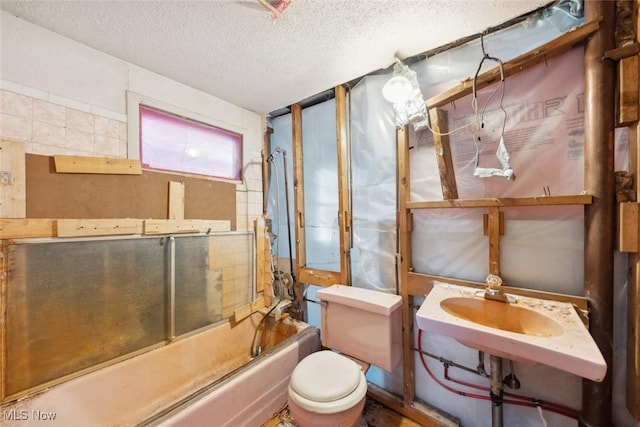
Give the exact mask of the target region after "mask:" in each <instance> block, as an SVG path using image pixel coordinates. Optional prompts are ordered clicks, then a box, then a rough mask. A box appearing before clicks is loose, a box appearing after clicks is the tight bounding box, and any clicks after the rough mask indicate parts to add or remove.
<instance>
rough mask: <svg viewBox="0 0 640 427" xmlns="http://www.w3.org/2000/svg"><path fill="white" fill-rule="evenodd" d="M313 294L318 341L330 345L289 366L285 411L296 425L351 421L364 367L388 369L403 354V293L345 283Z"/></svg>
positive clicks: (344, 426) (358, 405)
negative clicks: (318, 305) (317, 305)
mask: <svg viewBox="0 0 640 427" xmlns="http://www.w3.org/2000/svg"><path fill="white" fill-rule="evenodd" d="M316 296H317V298H318V299H320V300H321V301H322V306H321V309H320V321H321V323H322V345H323V346H324V347H326V348H329V349H331V350H322V351H318V352H315V353H312V354H310V355H309V356H307V357H305V358H304V359H302V360H301V361H300V362H299V363H298V365H297V366H296V367H295V368H294V370H293V372H292V374H291V380H290V381H289V397H288V405H289V412H290V413H291V416H292V417H293V419H294V420H295V421H296V424H297V425H298V426H300V427H326V426H331V427H352V426H356V425H358V423H359V421H360V417H361V415H362V411H363V409H364V403H365V398H366V394H367V380H366V378H365V376H364V371H365V369H366V368H365V366H366V367H368V366H369V364H371V365H375V366H378V367H380V368H382V369H384V370H387V371H391V370H392V369H393V368H394V367H395V366H396V365H397V364H398V362H400V360H401V359H402V318H401V310H400V306H401V305H402V297H400V296H399V295H393V294H389V293H385V292H379V291H373V290H369V289H363V288H354V287H352V286H344V285H333V286H330V287H328V288H323V289H321V290H319V291H318V292H317V293H316ZM334 350H335V351H334ZM338 352H339V353H338Z"/></svg>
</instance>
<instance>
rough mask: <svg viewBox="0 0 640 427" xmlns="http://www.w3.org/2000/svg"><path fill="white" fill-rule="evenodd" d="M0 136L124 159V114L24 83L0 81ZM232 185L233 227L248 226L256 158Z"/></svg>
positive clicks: (254, 209)
mask: <svg viewBox="0 0 640 427" xmlns="http://www.w3.org/2000/svg"><path fill="white" fill-rule="evenodd" d="M0 138H5V139H13V140H18V141H22V142H24V149H25V153H31V154H39V155H45V156H52V155H54V154H64V155H77V156H96V157H118V158H126V157H127V116H126V114H120V113H116V112H112V111H108V110H105V109H102V108H100V107H96V106H92V105H88V104H84V103H81V102H78V101H75V100H71V99H68V98H64V97H61V96H57V95H55V94H51V93H47V92H44V91H40V90H37V89H33V88H29V87H26V86H23V85H19V84H15V83H12V82H8V81H6V80H2V81H1V82H0ZM245 164H246V165H245V168H244V170H243V177H244V179H243V182H242V183H240V184H238V185H237V186H236V189H237V193H236V229H237V230H253V221H254V220H255V218H257V217H258V216H260V215H261V213H262V172H261V161H260V159H246V160H245Z"/></svg>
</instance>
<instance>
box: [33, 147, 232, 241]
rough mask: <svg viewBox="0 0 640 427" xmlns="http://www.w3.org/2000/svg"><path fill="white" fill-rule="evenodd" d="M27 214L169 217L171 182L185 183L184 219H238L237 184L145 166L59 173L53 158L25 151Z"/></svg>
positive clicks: (62, 216)
mask: <svg viewBox="0 0 640 427" xmlns="http://www.w3.org/2000/svg"><path fill="white" fill-rule="evenodd" d="M26 169H27V173H26V175H27V217H28V218H158V219H163V218H169V183H170V182H172V181H181V182H183V183H184V188H185V191H184V219H217V220H229V221H230V222H231V229H232V230H235V222H236V204H235V203H234V201H235V197H236V185H235V184H232V183H225V182H220V181H214V180H208V179H203V178H194V177H183V176H178V175H172V174H166V173H159V172H151V171H144V172H143V174H142V175H102V174H67V173H56V171H55V166H54V164H53V158H52V157H49V156H39V155H35V154H27V155H26Z"/></svg>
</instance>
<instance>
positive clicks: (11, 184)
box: [0, 139, 27, 218]
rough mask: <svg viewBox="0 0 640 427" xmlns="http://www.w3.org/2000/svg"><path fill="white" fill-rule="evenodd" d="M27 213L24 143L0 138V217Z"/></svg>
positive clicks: (17, 216) (14, 216)
mask: <svg viewBox="0 0 640 427" xmlns="http://www.w3.org/2000/svg"><path fill="white" fill-rule="evenodd" d="M26 214H27V179H26V167H25V154H24V143H23V142H22V141H12V140H8V139H2V140H0V218H24V217H26Z"/></svg>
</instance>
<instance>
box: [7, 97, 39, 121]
mask: <svg viewBox="0 0 640 427" xmlns="http://www.w3.org/2000/svg"><path fill="white" fill-rule="evenodd" d="M0 108H1V110H0V112H2V113H3V114H8V115H11V116H15V117H21V118H23V119H29V120H30V119H31V118H32V116H33V101H32V99H31V98H29V97H28V96H24V95H19V94H17V93H14V92H9V91H7V90H0Z"/></svg>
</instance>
